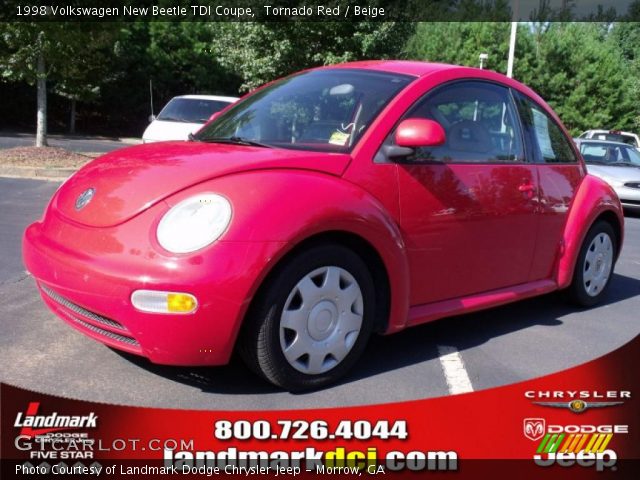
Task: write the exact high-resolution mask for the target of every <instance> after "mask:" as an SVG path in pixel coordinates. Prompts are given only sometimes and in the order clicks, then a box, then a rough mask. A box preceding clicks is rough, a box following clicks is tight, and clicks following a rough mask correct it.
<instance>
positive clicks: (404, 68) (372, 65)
mask: <svg viewBox="0 0 640 480" xmlns="http://www.w3.org/2000/svg"><path fill="white" fill-rule="evenodd" d="M343 68H345V69H362V70H374V71H379V72H387V73H395V74H400V75H410V76H413V77H424V76H427V75H431V74H433V73H442V72H446V71H450V72H462V73H463V74H467V75H468V76H469V77H471V78H477V79H485V80H489V81H491V80H493V81H496V82H499V83H502V84H503V85H506V86H508V87H512V88H516V89H519V90H520V91H523V92H524V93H526V94H527V95H529V96H531V97H533V98H535V99H536V100H538V101H543V100H542V99H541V98H540V97H539V96H538V95H537V94H536V93H535V92H534V91H533V90H531V88H529V87H527V86H526V85H524V84H522V83H520V82H519V81H517V80H515V79H513V78H509V77H507V76H506V75H503V74H501V73H498V72H495V71H493V70H488V69H480V68H476V67H466V66H462V65H450V64H447V63H432V62H420V61H416V60H364V61H359V62H347V63H340V64H336V65H327V66H324V67H318V68H316V69H314V70H326V69H343Z"/></svg>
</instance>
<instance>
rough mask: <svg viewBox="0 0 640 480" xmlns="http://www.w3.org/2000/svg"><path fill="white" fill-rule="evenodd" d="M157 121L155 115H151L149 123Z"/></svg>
mask: <svg viewBox="0 0 640 480" xmlns="http://www.w3.org/2000/svg"><path fill="white" fill-rule="evenodd" d="M155 119H156V116H155V115H149V123H151V122H153V121H154V120H155Z"/></svg>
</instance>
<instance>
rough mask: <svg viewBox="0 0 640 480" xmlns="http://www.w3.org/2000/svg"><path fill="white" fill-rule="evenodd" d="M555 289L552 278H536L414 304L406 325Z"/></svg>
mask: <svg viewBox="0 0 640 480" xmlns="http://www.w3.org/2000/svg"><path fill="white" fill-rule="evenodd" d="M557 289H558V285H557V284H556V283H555V282H554V281H553V280H537V281H535V282H530V283H523V284H520V285H515V286H513V287H507V288H500V289H498V290H491V291H488V292H483V293H476V294H474V295H469V296H466V297H461V298H454V299H451V300H443V301H441V302H434V303H427V304H424V305H416V306H413V307H411V308H409V318H408V320H407V324H406V326H407V327H413V326H414V325H420V324H422V323H427V322H431V321H433V320H438V319H440V318H444V317H451V316H454V315H460V314H463V313H470V312H475V311H478V310H484V309H486V308H491V307H497V306H498V305H504V304H506V303H511V302H517V301H518V300H524V299H525V298H530V297H535V296H537V295H543V294H545V293H549V292H553V291H554V290H557Z"/></svg>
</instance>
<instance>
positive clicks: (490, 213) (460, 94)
mask: <svg viewBox="0 0 640 480" xmlns="http://www.w3.org/2000/svg"><path fill="white" fill-rule="evenodd" d="M403 118H427V119H431V120H435V121H437V122H439V123H440V124H441V125H442V126H443V128H444V130H445V132H446V141H445V143H444V144H443V145H441V146H438V147H430V148H418V149H415V151H414V153H413V154H411V155H409V156H407V157H403V158H399V159H397V163H398V188H399V203H400V212H401V213H400V224H401V229H402V232H403V235H404V238H405V242H406V245H407V250H408V255H409V260H410V275H411V296H410V297H411V298H410V302H411V304H412V305H420V304H425V303H430V302H435V301H440V300H447V299H452V298H456V297H461V296H465V295H470V294H474V293H479V292H485V291H489V290H494V289H499V288H502V287H508V286H510V285H516V284H520V283H525V282H526V281H527V280H528V278H529V272H530V269H531V259H532V256H533V254H534V251H535V246H536V234H537V230H538V229H537V217H536V208H537V200H538V197H537V187H538V184H537V176H536V171H535V165H533V164H532V163H530V162H528V158H527V155H525V148H524V139H523V134H522V129H521V127H520V122H519V119H518V115H517V110H516V107H515V104H514V101H513V98H512V96H511V93H510V91H509V89H507V88H505V87H503V86H500V85H497V84H493V83H489V82H484V81H458V82H455V83H451V84H447V85H444V86H441V87H438V88H437V89H436V90H434V91H432V92H429V93H428V94H427V95H426V96H425V97H423V99H421V100H420V101H419V102H417V103H416V104H415V105H414V106H413V107H411V108H410V109H409V111H408V112H407V113H406V114H405V115H404V116H403ZM392 135H393V133H392ZM390 138H392V137H390Z"/></svg>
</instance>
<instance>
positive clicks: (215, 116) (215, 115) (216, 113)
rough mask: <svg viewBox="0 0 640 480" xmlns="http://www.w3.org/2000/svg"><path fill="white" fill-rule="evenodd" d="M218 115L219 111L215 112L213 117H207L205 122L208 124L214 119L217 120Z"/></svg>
mask: <svg viewBox="0 0 640 480" xmlns="http://www.w3.org/2000/svg"><path fill="white" fill-rule="evenodd" d="M219 115H220V111H217V112H215V113H214V114H213V115H211V116H210V117H209V120H207V123H209V122H210V121H211V120H215V119H216V118H218V116H219Z"/></svg>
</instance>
